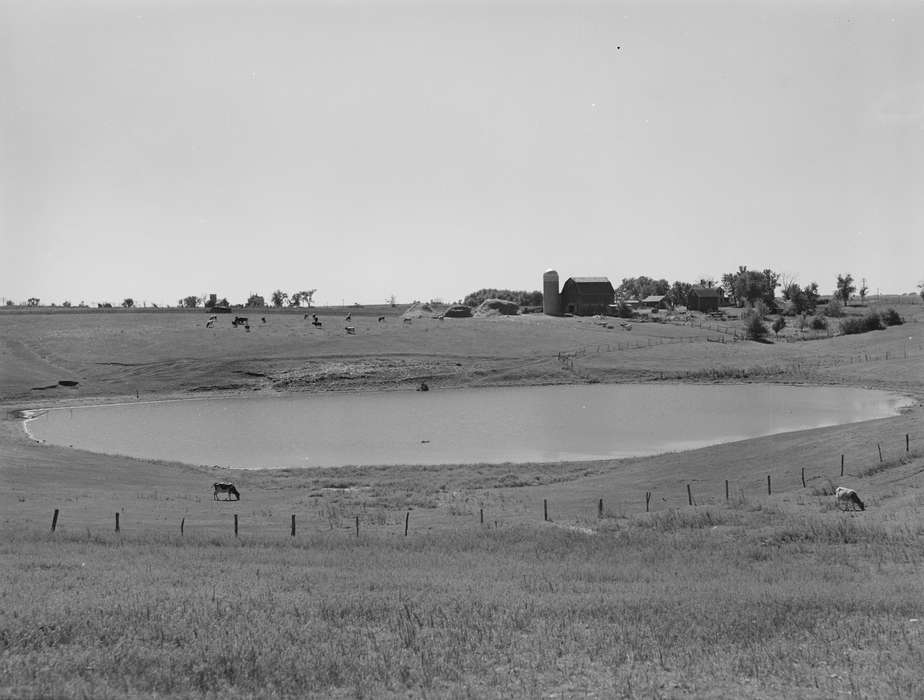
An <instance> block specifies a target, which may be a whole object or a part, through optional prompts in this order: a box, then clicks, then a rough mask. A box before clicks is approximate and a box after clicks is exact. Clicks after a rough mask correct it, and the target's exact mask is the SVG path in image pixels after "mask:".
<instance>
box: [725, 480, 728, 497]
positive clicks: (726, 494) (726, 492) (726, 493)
mask: <svg viewBox="0 0 924 700" xmlns="http://www.w3.org/2000/svg"><path fill="white" fill-rule="evenodd" d="M725 500H726V501H727V500H728V479H726V480H725Z"/></svg>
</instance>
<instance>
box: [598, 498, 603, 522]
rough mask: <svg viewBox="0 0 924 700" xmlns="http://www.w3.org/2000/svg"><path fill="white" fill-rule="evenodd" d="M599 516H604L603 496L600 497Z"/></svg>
mask: <svg viewBox="0 0 924 700" xmlns="http://www.w3.org/2000/svg"><path fill="white" fill-rule="evenodd" d="M597 517H598V518H602V517H603V499H602V498H601V499H600V502H599V503H597Z"/></svg>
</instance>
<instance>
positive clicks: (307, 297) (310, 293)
mask: <svg viewBox="0 0 924 700" xmlns="http://www.w3.org/2000/svg"><path fill="white" fill-rule="evenodd" d="M316 291H318V290H317V289H308V290H305V291H302V292H299V293H298V296H299V297H300V298H301V300H302V301H303V302H305V306H307V307H308V308H309V309H310V308H311V302H312V301H314V293H315V292H316Z"/></svg>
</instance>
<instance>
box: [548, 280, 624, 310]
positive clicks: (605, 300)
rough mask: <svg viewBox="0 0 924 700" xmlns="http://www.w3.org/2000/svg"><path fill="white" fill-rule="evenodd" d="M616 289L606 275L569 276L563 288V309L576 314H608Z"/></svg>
mask: <svg viewBox="0 0 924 700" xmlns="http://www.w3.org/2000/svg"><path fill="white" fill-rule="evenodd" d="M614 298H615V290H614V289H613V285H612V284H610V281H609V280H608V279H607V278H606V277H569V278H568V279H567V280H566V281H565V284H564V285H563V286H562V288H561V310H562V312H563V313H566V314H574V315H575V316H593V315H594V314H601V315H606V309H607V307H608V306H609V305H610V304H612V303H613V299H614Z"/></svg>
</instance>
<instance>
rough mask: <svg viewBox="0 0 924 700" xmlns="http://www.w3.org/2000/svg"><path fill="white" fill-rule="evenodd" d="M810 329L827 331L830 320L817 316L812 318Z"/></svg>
mask: <svg viewBox="0 0 924 700" xmlns="http://www.w3.org/2000/svg"><path fill="white" fill-rule="evenodd" d="M809 327H810V328H811V329H812V330H813V331H826V330H828V319H826V318H825V317H824V316H815V317H814V318H812V321H811V323H810V324H809Z"/></svg>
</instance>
